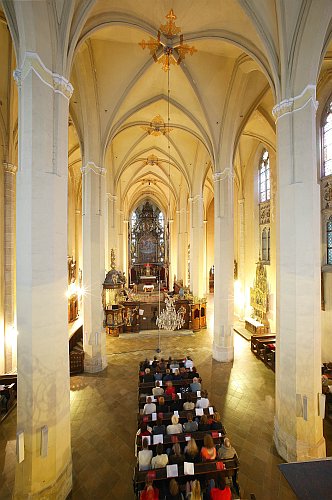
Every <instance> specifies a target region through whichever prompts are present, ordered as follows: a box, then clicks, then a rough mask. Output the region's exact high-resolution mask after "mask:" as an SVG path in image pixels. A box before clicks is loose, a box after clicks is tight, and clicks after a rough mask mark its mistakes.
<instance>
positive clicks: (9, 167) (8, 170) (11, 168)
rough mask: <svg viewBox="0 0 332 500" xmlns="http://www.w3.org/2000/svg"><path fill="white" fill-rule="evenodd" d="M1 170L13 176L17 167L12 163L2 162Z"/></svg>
mask: <svg viewBox="0 0 332 500" xmlns="http://www.w3.org/2000/svg"><path fill="white" fill-rule="evenodd" d="M3 168H4V170H5V172H6V173H8V174H13V175H15V174H16V172H17V166H16V165H13V164H12V163H7V162H6V161H4V162H3Z"/></svg>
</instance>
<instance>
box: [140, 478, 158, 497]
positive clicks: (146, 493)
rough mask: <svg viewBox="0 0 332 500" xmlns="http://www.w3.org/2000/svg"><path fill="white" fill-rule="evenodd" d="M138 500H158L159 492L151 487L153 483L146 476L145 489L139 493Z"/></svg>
mask: <svg viewBox="0 0 332 500" xmlns="http://www.w3.org/2000/svg"><path fill="white" fill-rule="evenodd" d="M140 500H159V490H158V488H155V487H154V486H153V481H152V480H151V479H150V477H149V475H148V474H147V476H146V480H145V488H144V490H143V491H142V492H141V496H140Z"/></svg>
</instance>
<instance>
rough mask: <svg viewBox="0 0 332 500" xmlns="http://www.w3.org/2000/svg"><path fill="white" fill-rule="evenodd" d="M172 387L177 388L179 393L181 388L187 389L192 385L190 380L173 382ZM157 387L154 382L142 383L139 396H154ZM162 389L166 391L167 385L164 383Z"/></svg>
mask: <svg viewBox="0 0 332 500" xmlns="http://www.w3.org/2000/svg"><path fill="white" fill-rule="evenodd" d="M172 385H173V386H174V387H175V391H176V392H179V390H178V389H180V387H186V386H188V385H190V382H189V381H188V380H186V379H185V380H172ZM154 387H156V384H155V383H154V382H140V384H139V386H138V393H139V394H152V389H153V388H154ZM162 387H163V388H164V389H165V387H166V383H165V382H163V384H162Z"/></svg>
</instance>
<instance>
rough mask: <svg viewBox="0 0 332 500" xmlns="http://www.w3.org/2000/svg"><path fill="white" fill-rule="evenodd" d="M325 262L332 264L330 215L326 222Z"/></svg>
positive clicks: (331, 218)
mask: <svg viewBox="0 0 332 500" xmlns="http://www.w3.org/2000/svg"><path fill="white" fill-rule="evenodd" d="M326 241H327V264H328V265H332V216H331V217H330V218H329V220H328V221H327V224H326Z"/></svg>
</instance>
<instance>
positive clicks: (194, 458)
mask: <svg viewBox="0 0 332 500" xmlns="http://www.w3.org/2000/svg"><path fill="white" fill-rule="evenodd" d="M184 457H185V460H186V462H193V463H197V462H200V455H199V449H198V446H197V444H196V441H195V439H194V438H191V439H190V440H189V441H188V443H187V446H186V447H185V449H184Z"/></svg>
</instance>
